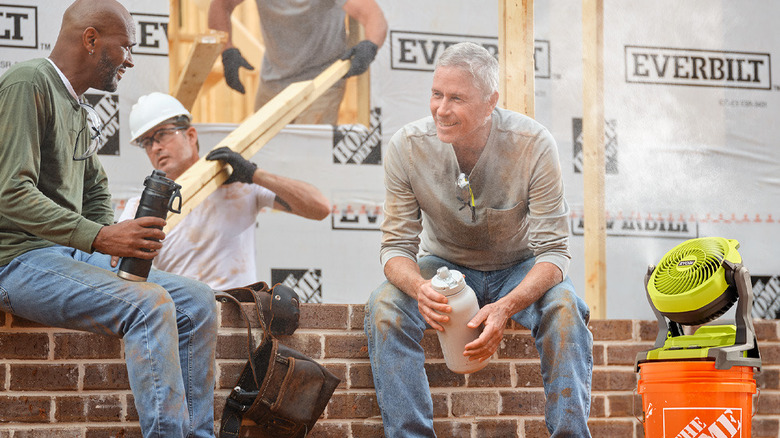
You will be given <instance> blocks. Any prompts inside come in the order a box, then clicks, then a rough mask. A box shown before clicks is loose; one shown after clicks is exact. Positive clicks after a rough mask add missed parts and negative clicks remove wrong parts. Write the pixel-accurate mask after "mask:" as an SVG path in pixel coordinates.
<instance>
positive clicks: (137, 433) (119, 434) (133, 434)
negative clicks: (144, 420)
mask: <svg viewBox="0 0 780 438" xmlns="http://www.w3.org/2000/svg"><path fill="white" fill-rule="evenodd" d="M86 438H143V435H142V434H141V427H140V426H121V427H117V426H112V427H97V426H90V427H88V428H87V435H86Z"/></svg>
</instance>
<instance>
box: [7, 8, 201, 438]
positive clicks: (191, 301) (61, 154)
mask: <svg viewBox="0 0 780 438" xmlns="http://www.w3.org/2000/svg"><path fill="white" fill-rule="evenodd" d="M135 43H136V37H135V24H134V23H133V19H132V17H131V16H130V13H129V12H128V11H127V10H126V9H125V8H124V7H123V6H122V5H121V4H120V3H118V2H116V1H115V0H77V1H76V2H74V3H73V4H72V5H71V6H70V7H68V9H67V10H66V11H65V15H64V17H63V20H62V27H61V29H60V33H59V36H58V38H57V42H56V44H55V46H54V49H53V50H52V52H51V55H50V56H49V58H43V59H33V60H30V61H25V62H20V63H18V64H16V65H14V66H13V67H11V68H10V69H9V70H8V71H7V72H6V73H5V74H4V75H3V76H2V77H0V108H2V109H3V110H2V111H0V126H1V127H2V135H0V174H2V175H3V178H2V181H0V310H2V311H4V312H8V313H11V314H14V315H18V316H20V317H22V318H26V319H29V320H32V321H36V322H38V323H41V324H44V325H48V326H54V327H63V328H68V329H75V330H85V331H90V332H93V333H99V334H104V335H110V336H117V337H121V338H123V339H124V348H125V359H126V364H127V372H128V378H129V381H130V387H131V389H132V391H133V396H134V398H135V405H136V409H137V410H138V416H139V419H140V423H141V430H142V432H143V435H144V437H147V438H150V437H155V438H156V437H160V438H170V437H213V436H214V414H213V412H214V411H213V403H214V402H213V398H214V354H215V345H216V338H217V322H216V303H215V300H214V293H213V291H212V290H211V289H210V288H209V287H208V286H206V285H205V284H203V283H200V282H197V281H193V280H189V279H186V278H183V277H179V276H176V275H172V274H168V273H165V272H160V271H156V270H152V272H150V274H149V277H148V282H132V281H127V280H123V279H121V278H119V277H118V276H117V275H116V271H117V268H116V267H113V266H111V257H112V256H117V257H136V258H140V259H151V258H153V257H154V256H155V255H157V252H158V251H159V250H160V248H162V245H163V243H162V242H163V240H164V238H165V235H164V233H163V232H162V231H161V230H160V229H158V228H162V227H163V226H164V225H165V221H164V220H163V219H160V218H153V217H145V218H139V219H134V220H129V221H125V222H122V223H118V224H114V216H113V209H112V206H111V195H110V193H109V189H108V180H107V177H106V173H105V171H104V170H103V167H102V166H101V164H100V161H99V160H98V158H97V156H96V155H95V152H96V151H97V150H98V149H99V148H100V146H101V145H102V136H101V135H100V129H101V126H100V125H101V122H100V118H99V117H98V115H97V113H96V112H95V110H94V109H93V108H91V107H90V106H89V105H88V104H87V103H85V102H84V101H83V100H82V99H81V95H82V94H83V93H84V92H86V91H87V90H88V89H89V88H94V89H97V90H103V91H109V92H113V91H116V89H117V86H118V83H119V81H120V80H121V79H122V75H123V74H124V73H125V71H126V70H127V69H128V68H132V67H133V58H132V55H131V52H130V51H131V48H132V47H133V46H134V45H135ZM155 227H158V228H155Z"/></svg>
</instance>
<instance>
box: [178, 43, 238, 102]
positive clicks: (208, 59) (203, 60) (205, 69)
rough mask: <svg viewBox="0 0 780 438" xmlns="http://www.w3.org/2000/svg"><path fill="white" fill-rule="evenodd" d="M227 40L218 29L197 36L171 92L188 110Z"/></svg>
mask: <svg viewBox="0 0 780 438" xmlns="http://www.w3.org/2000/svg"><path fill="white" fill-rule="evenodd" d="M226 41H227V34H226V33H225V32H216V31H215V32H212V33H209V34H204V35H198V36H197V37H196V38H195V40H194V43H193V45H192V48H191V49H190V53H189V56H188V57H187V61H186V63H185V64H184V68H182V70H181V73H180V74H179V79H178V80H177V81H176V86H175V87H174V90H173V92H172V93H171V95H172V96H173V97H175V98H176V99H178V100H179V102H181V104H182V105H184V108H187V110H188V111H191V110H192V106H193V105H194V104H195V99H196V98H197V97H198V93H199V92H200V89H201V87H202V86H203V82H205V80H206V77H208V75H209V73H210V72H211V69H212V67H213V65H214V62H215V61H216V60H217V57H218V56H219V55H220V53H222V47H224V45H225V42H226Z"/></svg>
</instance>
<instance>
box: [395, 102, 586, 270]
mask: <svg viewBox="0 0 780 438" xmlns="http://www.w3.org/2000/svg"><path fill="white" fill-rule="evenodd" d="M384 163H385V188H386V197H385V205H384V210H385V220H384V222H383V223H382V232H383V234H382V245H381V252H380V259H381V262H382V265H383V266H384V264H385V263H387V261H388V260H390V259H391V258H393V257H398V256H400V257H407V258H410V259H412V260H416V257H417V255H418V253H419V254H420V255H423V254H434V255H437V256H439V257H442V258H444V259H446V260H449V261H451V262H454V263H456V264H459V265H462V266H466V267H469V268H473V269H478V270H482V271H490V270H497V269H504V268H507V267H509V266H512V265H514V264H516V263H518V262H521V261H523V260H526V259H528V258H530V257H532V256H535V257H536V263H539V262H549V263H553V264H555V265H556V266H558V268H560V270H561V272H562V274H563V275H564V276H566V273H567V271H568V268H569V261H570V259H571V255H570V253H569V250H568V240H569V238H568V236H569V225H568V215H569V208H568V205H567V203H566V200H565V199H564V188H563V180H562V178H561V169H560V163H559V161H558V150H557V147H556V144H555V140H554V139H553V138H552V135H551V134H550V133H549V131H547V129H546V128H544V127H543V126H542V125H541V124H539V123H537V122H536V121H534V120H533V119H531V118H529V117H526V116H524V115H521V114H518V113H515V112H512V111H507V110H503V109H500V108H497V109H496V110H495V111H494V112H493V115H492V127H491V131H490V135H489V137H488V140H487V144H486V146H485V148H484V150H483V151H482V154H481V156H480V157H479V160H478V161H477V164H476V165H475V166H474V169H473V170H472V171H471V174H470V175H467V177H468V180H469V184H470V187H471V190H472V192H473V195H474V212H473V215H472V209H471V206H470V195H469V192H468V188H464V189H461V188H459V187H458V185H457V180H458V175H460V173H461V170H460V168H459V166H458V161H457V158H456V156H455V151H454V150H453V148H452V145H450V144H446V143H442V142H441V141H440V140H439V139H438V137H437V136H436V126H435V125H434V122H433V118H432V117H427V118H424V119H421V120H418V121H416V122H413V123H410V124H408V125H406V126H405V127H403V128H402V129H400V130H399V131H398V132H397V133H396V134H395V135H394V136H393V137H392V139H391V140H390V144H389V146H388V150H387V152H386V154H385V157H384Z"/></svg>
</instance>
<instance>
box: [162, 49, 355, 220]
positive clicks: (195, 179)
mask: <svg viewBox="0 0 780 438" xmlns="http://www.w3.org/2000/svg"><path fill="white" fill-rule="evenodd" d="M349 65H350V63H349V61H345V60H339V61H336V62H335V63H334V64H333V65H331V66H330V67H328V68H327V69H326V70H325V71H323V72H322V73H320V74H319V75H318V76H317V77H315V78H314V79H311V80H309V81H301V82H296V83H293V84H290V86H288V87H287V88H285V89H284V90H282V92H281V93H279V94H278V95H276V96H275V97H274V98H273V99H271V100H270V101H269V102H268V103H266V104H265V105H263V107H261V108H260V109H259V110H257V112H255V113H254V114H253V115H252V116H250V117H248V118H247V120H245V121H244V122H243V123H241V125H239V126H238V127H237V128H236V129H235V130H233V132H231V133H230V134H228V135H227V136H226V137H225V138H224V139H223V140H222V141H220V142H219V143H218V144H217V145H216V146H215V147H214V148H215V149H216V148H219V147H223V146H227V147H229V148H231V149H232V150H234V151H236V152H238V153H240V154H241V155H242V156H243V157H244V158H246V159H250V158H251V157H252V156H254V155H255V154H256V153H257V152H258V151H259V150H260V149H261V148H262V147H263V146H264V145H265V144H266V143H268V141H270V140H271V139H272V138H273V137H274V136H275V135H276V134H278V133H279V131H281V130H282V129H283V128H284V127H285V126H286V125H287V124H288V123H290V122H292V121H293V120H294V119H295V117H297V116H298V115H299V114H300V113H301V112H303V111H304V110H305V109H306V108H307V107H308V106H309V105H310V104H311V103H312V102H313V101H314V100H315V99H317V98H318V97H320V96H321V95H322V94H323V93H324V92H325V91H327V89H328V88H330V87H331V86H332V85H333V84H335V83H336V82H338V81H339V80H340V79H341V78H342V77H344V75H345V74H346V73H347V71H348V70H349ZM226 167H229V166H228V165H223V164H222V163H221V162H218V161H207V160H206V159H205V156H204V157H201V158H200V159H199V160H198V161H197V162H196V163H195V164H193V165H192V166H191V167H190V168H189V169H187V171H185V172H184V173H183V174H182V175H181V176H180V177H179V178H177V180H176V182H177V183H178V184H180V185H181V186H182V189H181V195H182V207H181V213H180V214H175V213H169V214H168V218H167V225H166V226H165V228H164V231H166V232H168V231H170V230H171V229H173V227H175V226H176V225H177V224H178V223H179V222H181V220H182V219H184V217H185V216H186V215H187V214H188V213H189V212H191V211H192V210H193V209H194V208H195V207H196V206H197V205H199V204H200V203H201V202H203V200H204V199H206V197H208V195H210V194H211V193H213V192H214V190H216V189H217V188H218V187H219V186H220V185H221V184H222V183H223V182H224V181H225V179H227V173H226V172H222V170H223V169H224V168H226Z"/></svg>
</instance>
